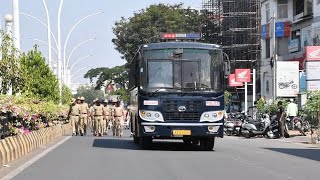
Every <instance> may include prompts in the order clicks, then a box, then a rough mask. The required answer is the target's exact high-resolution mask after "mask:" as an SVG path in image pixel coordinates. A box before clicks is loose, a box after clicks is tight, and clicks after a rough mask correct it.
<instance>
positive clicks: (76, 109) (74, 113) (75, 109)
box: [68, 97, 81, 136]
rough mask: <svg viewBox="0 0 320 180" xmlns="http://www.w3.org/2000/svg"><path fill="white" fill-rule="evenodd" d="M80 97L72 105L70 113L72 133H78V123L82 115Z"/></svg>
mask: <svg viewBox="0 0 320 180" xmlns="http://www.w3.org/2000/svg"><path fill="white" fill-rule="evenodd" d="M80 108H81V107H80V98H79V97H78V98H77V99H76V100H75V101H74V102H73V103H72V104H71V105H70V109H69V113H68V119H69V121H70V123H71V127H72V135H73V136H74V135H78V133H79V131H78V123H79V115H80V111H81V109H80Z"/></svg>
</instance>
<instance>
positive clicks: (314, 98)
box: [305, 91, 320, 127]
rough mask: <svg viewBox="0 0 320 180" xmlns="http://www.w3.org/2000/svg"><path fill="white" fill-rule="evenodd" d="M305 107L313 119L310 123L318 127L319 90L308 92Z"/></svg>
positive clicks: (319, 111)
mask: <svg viewBox="0 0 320 180" xmlns="http://www.w3.org/2000/svg"><path fill="white" fill-rule="evenodd" d="M305 108H306V111H307V114H308V115H309V116H310V117H311V119H312V121H313V122H312V124H314V125H315V124H318V126H319V127H320V91H314V92H309V93H308V101H307V104H306V107H305Z"/></svg>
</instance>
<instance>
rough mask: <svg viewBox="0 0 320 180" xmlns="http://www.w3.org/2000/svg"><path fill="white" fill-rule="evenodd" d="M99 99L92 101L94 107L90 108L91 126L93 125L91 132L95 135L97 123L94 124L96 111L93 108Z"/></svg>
mask: <svg viewBox="0 0 320 180" xmlns="http://www.w3.org/2000/svg"><path fill="white" fill-rule="evenodd" d="M97 100H98V99H95V100H93V101H92V105H91V106H90V108H89V111H90V118H89V119H90V125H91V132H93V133H95V131H96V130H95V123H94V118H93V116H92V115H93V112H94V109H93V106H94V104H95V103H96V101H97Z"/></svg>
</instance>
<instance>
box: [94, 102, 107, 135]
mask: <svg viewBox="0 0 320 180" xmlns="http://www.w3.org/2000/svg"><path fill="white" fill-rule="evenodd" d="M103 108H104V107H103V105H99V106H98V105H94V106H93V116H94V127H95V133H94V134H95V135H96V136H98V135H101V136H102V135H103V131H102V123H103V122H102V121H103V114H104V111H103Z"/></svg>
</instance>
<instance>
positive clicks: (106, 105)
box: [103, 99, 112, 135]
mask: <svg viewBox="0 0 320 180" xmlns="http://www.w3.org/2000/svg"><path fill="white" fill-rule="evenodd" d="M111 115H112V109H111V106H110V102H109V101H108V100H107V99H106V100H105V101H104V125H103V128H104V131H103V132H104V133H105V134H106V135H108V131H109V123H110V122H111V120H112V118H111Z"/></svg>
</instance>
